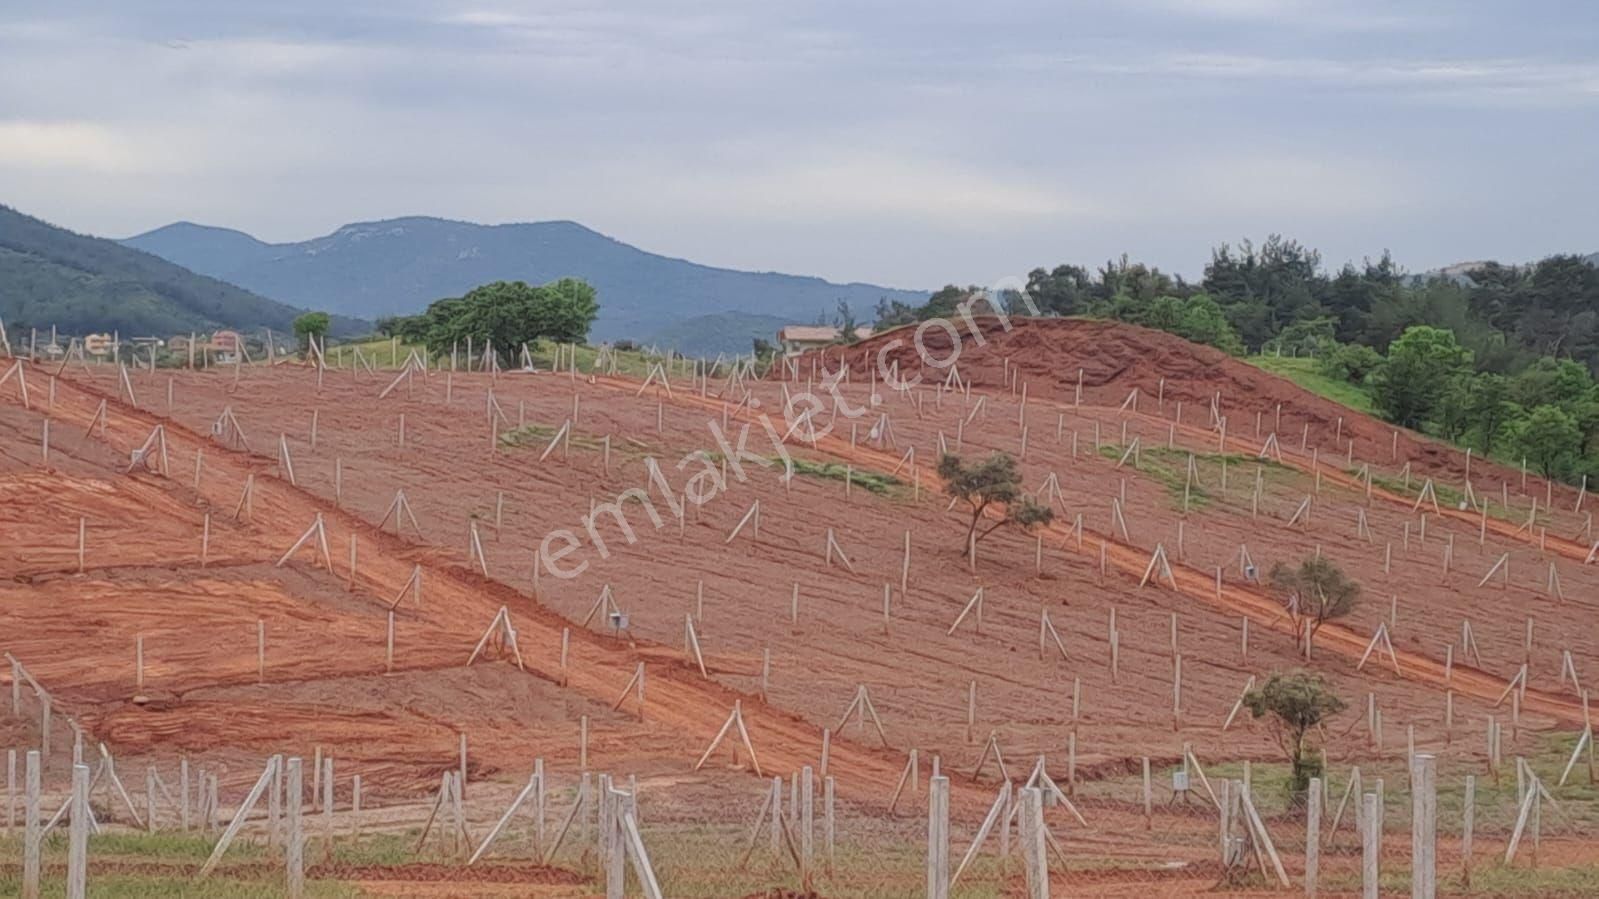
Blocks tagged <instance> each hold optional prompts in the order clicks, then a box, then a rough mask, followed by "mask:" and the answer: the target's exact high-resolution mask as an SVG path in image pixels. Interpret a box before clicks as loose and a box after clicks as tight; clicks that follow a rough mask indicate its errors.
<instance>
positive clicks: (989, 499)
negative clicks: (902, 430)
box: [938, 453, 1055, 555]
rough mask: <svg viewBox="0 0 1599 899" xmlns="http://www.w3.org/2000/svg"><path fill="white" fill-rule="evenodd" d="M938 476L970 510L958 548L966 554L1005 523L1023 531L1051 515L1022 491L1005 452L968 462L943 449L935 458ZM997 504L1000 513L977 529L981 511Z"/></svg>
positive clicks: (1046, 521) (1051, 512) (983, 512)
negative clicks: (970, 519)
mask: <svg viewBox="0 0 1599 899" xmlns="http://www.w3.org/2000/svg"><path fill="white" fill-rule="evenodd" d="M938 476H939V477H940V478H941V479H942V480H943V481H944V489H945V490H946V491H947V492H948V493H949V494H950V495H951V496H954V497H956V498H957V499H960V500H963V501H965V503H966V505H967V507H968V508H969V509H970V510H971V513H972V521H971V524H970V526H968V527H967V528H966V541H965V543H964V544H963V545H962V548H961V553H962V554H963V555H970V554H971V552H972V551H973V549H975V548H976V546H977V541H979V540H981V539H983V538H984V537H987V536H988V535H989V534H991V533H993V532H994V531H995V530H996V529H998V528H1001V527H1004V526H1005V525H1007V524H1014V525H1016V526H1018V527H1020V528H1021V529H1022V530H1023V531H1026V530H1030V529H1031V528H1032V527H1033V526H1034V525H1038V524H1048V523H1049V522H1050V521H1051V520H1053V519H1054V517H1055V511H1054V510H1053V509H1051V508H1049V507H1048V506H1044V505H1040V504H1038V503H1037V502H1034V501H1033V499H1032V497H1030V496H1026V495H1025V494H1023V493H1022V479H1021V473H1020V472H1018V471H1017V469H1016V460H1015V459H1012V458H1011V457H1010V456H1008V455H1006V454H1005V453H995V454H993V455H992V456H989V457H988V458H987V459H984V460H983V461H981V462H976V463H973V464H971V465H967V464H966V463H964V462H962V461H961V458H960V456H957V455H954V454H952V453H945V454H944V455H943V456H941V457H940V458H939V460H938ZM1001 507H1002V508H1003V510H1004V515H1003V516H1002V517H1000V518H998V519H997V520H995V521H994V523H993V524H990V525H989V526H988V527H986V528H984V529H983V530H981V531H979V530H978V527H977V526H978V524H980V523H981V522H982V520H983V515H984V514H985V513H987V512H988V511H989V509H991V508H1001Z"/></svg>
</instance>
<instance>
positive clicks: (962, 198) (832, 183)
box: [657, 151, 1090, 229]
mask: <svg viewBox="0 0 1599 899" xmlns="http://www.w3.org/2000/svg"><path fill="white" fill-rule="evenodd" d="M657 189H658V190H660V191H661V192H662V194H663V195H664V196H666V197H670V198H671V202H673V203H676V202H679V201H682V202H690V203H693V204H695V205H696V206H698V207H699V210H700V212H701V214H704V213H705V212H707V211H715V212H717V213H720V214H724V215H729V216H736V217H740V218H747V219H755V220H760V219H771V218H786V217H791V218H799V219H804V220H810V221H827V220H833V219H840V218H876V219H880V220H893V221H906V220H916V221H919V222H922V223H924V224H934V225H937V226H940V227H953V228H957V229H968V228H985V227H991V226H992V223H993V221H994V220H995V219H1017V218H1020V219H1033V220H1037V219H1048V218H1055V217H1059V216H1063V215H1084V214H1088V213H1089V212H1090V209H1089V208H1088V207H1087V206H1086V205H1085V204H1083V203H1082V202H1081V201H1080V200H1076V199H1074V198H1072V197H1070V196H1067V195H1066V194H1064V193H1063V192H1061V191H1059V190H1058V189H1055V188H1053V187H1052V186H1050V185H1047V184H1040V183H1037V182H1033V181H1030V180H1028V179H1026V178H1023V177H1015V176H1007V175H1004V174H1001V173H996V172H994V171H991V170H985V169H981V168H973V167H970V166H967V165H964V164H961V163H955V162H951V161H947V160H941V159H932V158H922V157H918V156H916V155H913V154H911V153H904V154H900V155H892V156H890V155H884V154H881V153H865V154H859V153H841V152H839V151H818V152H816V153H815V154H814V155H813V154H803V155H791V156H789V157H788V158H786V159H784V160H782V161H780V162H758V161H757V162H753V163H752V164H750V165H749V167H747V168H743V169H733V170H729V169H727V168H725V167H722V166H717V167H714V168H713V169H710V170H702V171H699V172H696V173H694V174H683V175H679V176H677V177H670V176H668V178H667V180H666V182H665V183H664V184H661V185H660V186H659V187H658V188H657Z"/></svg>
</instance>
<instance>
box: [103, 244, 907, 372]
mask: <svg viewBox="0 0 1599 899" xmlns="http://www.w3.org/2000/svg"><path fill="white" fill-rule="evenodd" d="M123 243H125V244H127V245H128V246H131V247H135V248H138V249H141V250H145V251H147V252H150V253H154V254H156V255H158V256H161V257H163V258H165V259H169V260H171V261H173V262H176V263H178V264H179V265H183V266H187V267H189V268H192V269H194V270H195V271H198V272H203V273H205V274H207V275H211V276H213V277H216V278H221V279H223V280H225V281H230V282H232V283H234V284H238V285H241V286H243V287H246V288H248V289H250V290H253V291H256V292H258V293H261V294H264V295H266V296H270V297H273V298H275V299H278V300H281V301H283V302H287V303H293V304H295V305H298V306H306V307H309V308H313V309H325V310H328V311H330V312H340V313H344V314H346V315H355V316H360V317H362V318H376V317H379V316H384V315H396V314H410V313H414V312H418V311H420V310H421V309H422V308H423V307H425V306H427V304H428V303H431V302H433V301H434V300H437V299H440V298H443V297H451V296H460V295H462V294H464V293H465V292H466V291H468V290H470V289H472V288H473V287H476V286H477V285H479V284H483V283H485V282H488V281H496V280H520V281H527V282H529V283H535V284H539V283H545V282H548V281H552V280H554V279H556V278H561V277H567V276H573V277H578V278H583V279H584V280H586V281H588V282H589V283H590V284H593V285H594V287H595V288H596V289H597V290H598V291H599V300H600V317H599V320H598V321H597V322H596V323H595V328H594V337H596V338H598V339H617V338H623V337H627V338H633V339H642V340H648V339H649V338H650V337H651V336H652V335H655V334H657V333H660V332H662V331H663V330H665V329H668V328H670V327H672V326H674V325H676V324H677V323H680V322H682V321H684V320H686V319H690V318H693V317H695V316H701V315H709V314H714V313H723V312H742V313H748V314H752V315H764V316H774V317H777V318H782V319H785V320H789V321H802V322H808V321H814V320H815V319H816V317H817V316H818V315H824V314H825V315H829V316H830V315H833V314H834V313H835V312H836V311H837V307H838V302H839V301H840V300H843V301H845V302H848V303H849V304H850V305H851V306H852V307H854V309H855V310H856V313H857V314H858V315H859V316H860V317H861V318H863V319H864V318H869V317H870V315H869V310H870V309H871V307H873V306H875V305H876V304H877V301H878V300H879V299H881V298H883V297H887V298H888V299H891V300H899V301H901V302H916V303H921V302H923V301H925V300H926V298H927V293H926V292H925V291H912V290H895V289H891V288H886V287H876V286H873V285H870V284H833V283H829V282H827V281H824V280H822V279H820V278H808V277H801V276H796V275H784V274H777V273H773V272H745V271H735V270H732V269H723V268H712V267H710V266H705V265H698V264H696V263H692V262H688V261H685V260H682V259H673V258H670V257H667V256H660V255H657V254H654V253H647V252H645V251H643V250H640V249H638V248H636V247H632V246H629V245H627V244H625V243H622V242H620V241H618V240H615V239H613V238H610V237H606V236H605V235H603V234H599V233H598V232H595V231H592V230H590V229H588V228H585V227H583V226H582V225H579V224H577V223H575V222H533V223H524V224H510V225H478V224H472V223H470V222H455V221H446V220H444V219H437V218H423V217H417V218H399V219H389V220H386V221H381V222H367V223H363V224H355V225H346V226H344V227H342V228H340V229H338V230H337V231H334V232H333V233H332V234H329V235H327V236H326V237H319V238H316V239H314V240H307V241H302V242H300V243H284V244H269V243H264V242H262V241H259V240H256V239H255V238H253V237H251V236H250V235H248V234H243V233H240V232H238V231H230V230H226V229H222V228H211V227H206V226H203V225H195V224H190V223H187V222H180V223H178V224H174V225H168V226H166V227H164V228H159V229H157V230H155V231H151V232H149V233H147V234H141V235H139V236H137V237H132V238H129V239H127V240H125V241H123ZM762 327H765V325H762ZM726 333H727V334H728V336H727V339H726V341H725V342H715V343H707V344H705V345H704V348H705V349H706V350H710V351H712V352H726V351H733V352H744V351H747V350H748V349H749V340H748V339H747V337H746V336H745V335H744V333H743V332H742V331H739V332H738V333H737V334H735V333H734V332H733V331H732V330H729V331H727V332H726Z"/></svg>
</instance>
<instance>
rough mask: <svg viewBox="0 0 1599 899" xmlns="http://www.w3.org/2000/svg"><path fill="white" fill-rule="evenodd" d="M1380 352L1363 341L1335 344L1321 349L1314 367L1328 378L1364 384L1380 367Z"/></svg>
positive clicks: (1381, 360) (1381, 359)
mask: <svg viewBox="0 0 1599 899" xmlns="http://www.w3.org/2000/svg"><path fill="white" fill-rule="evenodd" d="M1382 362H1383V358H1382V354H1381V353H1379V352H1377V351H1376V350H1374V349H1372V348H1371V347H1369V346H1366V345H1365V344H1363V343H1347V344H1335V345H1332V346H1329V347H1326V348H1324V349H1323V350H1322V354H1321V357H1320V359H1319V361H1317V363H1316V367H1317V368H1318V369H1320V370H1321V373H1322V374H1324V375H1326V376H1327V377H1329V378H1334V379H1336V380H1339V381H1348V382H1349V383H1351V384H1364V383H1365V382H1366V378H1367V377H1369V376H1370V375H1371V373H1372V372H1374V371H1376V370H1377V369H1379V368H1381V367H1382Z"/></svg>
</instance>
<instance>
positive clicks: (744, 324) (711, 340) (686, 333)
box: [639, 312, 809, 356]
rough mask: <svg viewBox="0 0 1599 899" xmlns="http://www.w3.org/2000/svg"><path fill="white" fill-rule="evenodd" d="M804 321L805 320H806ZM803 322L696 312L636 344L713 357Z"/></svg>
mask: <svg viewBox="0 0 1599 899" xmlns="http://www.w3.org/2000/svg"><path fill="white" fill-rule="evenodd" d="M806 321H809V319H807V320H806ZM796 323H799V324H803V323H804V322H803V321H802V322H796V321H795V320H793V319H788V318H783V317H782V316H777V315H756V314H754V313H750V312H713V313H711V314H710V315H696V316H694V317H693V318H685V319H683V320H682V321H680V322H675V323H673V324H671V325H667V326H666V327H665V328H662V329H661V330H659V331H656V332H654V333H653V334H648V335H646V336H645V337H644V339H642V340H640V341H639V343H641V344H645V345H653V346H655V347H658V348H660V349H663V350H665V349H671V350H676V351H677V352H679V353H682V354H684V355H688V356H715V355H716V354H717V353H748V352H749V351H750V350H751V349H752V348H753V347H754V345H755V339H756V338H757V337H758V338H760V339H762V340H765V341H767V342H768V343H776V341H777V329H779V328H781V327H783V326H784V325H792V324H796Z"/></svg>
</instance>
